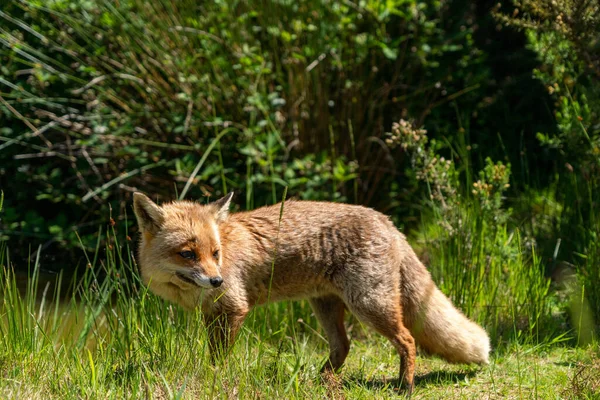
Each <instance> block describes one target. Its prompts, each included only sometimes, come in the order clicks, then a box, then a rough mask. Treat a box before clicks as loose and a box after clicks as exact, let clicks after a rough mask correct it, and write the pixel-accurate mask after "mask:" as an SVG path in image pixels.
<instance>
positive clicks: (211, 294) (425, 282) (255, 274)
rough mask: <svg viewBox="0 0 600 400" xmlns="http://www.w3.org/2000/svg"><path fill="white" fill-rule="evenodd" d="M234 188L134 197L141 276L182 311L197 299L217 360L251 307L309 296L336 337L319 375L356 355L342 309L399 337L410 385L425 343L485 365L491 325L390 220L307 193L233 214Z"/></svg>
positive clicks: (447, 355)
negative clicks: (175, 197)
mask: <svg viewBox="0 0 600 400" xmlns="http://www.w3.org/2000/svg"><path fill="white" fill-rule="evenodd" d="M232 196H233V193H229V194H228V195H226V196H225V197H223V198H221V199H219V200H216V201H214V202H211V203H207V204H200V203H199V202H196V201H185V200H183V201H182V200H180V201H174V202H170V203H164V204H162V205H160V206H159V205H158V204H156V203H155V202H153V201H152V200H151V199H150V198H148V197H147V196H146V195H144V194H142V193H140V192H136V193H135V194H134V197H133V208H134V213H135V216H136V219H137V223H138V227H139V231H140V236H141V238H140V241H139V249H138V250H139V252H138V260H137V262H138V268H139V271H140V276H141V279H142V282H143V283H144V284H145V285H147V287H148V289H149V290H150V291H151V292H153V293H154V294H156V295H158V296H160V297H162V298H164V299H166V300H168V301H170V302H172V303H175V304H177V305H179V306H181V307H183V308H184V309H187V310H192V309H195V308H197V307H200V310H201V314H202V318H203V320H204V321H203V322H204V323H205V324H206V328H207V333H208V346H209V350H210V354H211V358H212V359H213V360H214V359H218V358H219V357H221V356H222V355H223V354H224V353H226V352H227V350H228V349H229V348H230V346H231V345H232V343H233V342H234V340H235V338H236V335H237V333H238V332H239V330H240V327H241V326H242V324H243V322H244V319H245V317H246V316H247V315H248V313H249V312H250V310H251V309H252V308H253V307H255V306H258V305H263V304H265V303H267V302H275V301H281V300H301V299H306V300H308V302H309V303H310V305H311V307H312V310H313V311H314V315H315V316H316V319H317V321H318V322H319V324H320V325H321V326H322V328H323V330H324V332H325V334H326V337H327V340H328V343H329V358H328V360H327V361H326V362H325V364H324V365H323V367H322V368H321V372H322V373H326V372H334V373H335V372H338V371H339V370H340V369H341V367H342V365H343V363H344V361H345V359H346V357H347V355H348V353H349V350H350V342H349V340H348V336H347V334H346V329H345V326H344V315H345V312H346V310H348V311H349V312H351V313H352V314H353V315H354V316H355V317H356V318H358V319H359V320H360V321H361V322H362V323H364V324H365V325H367V326H369V327H370V328H372V329H374V330H375V331H376V332H378V333H379V334H381V335H383V336H384V337H386V338H387V339H388V340H389V341H390V342H391V343H392V344H393V346H394V347H395V349H396V351H397V352H398V354H399V356H400V371H399V382H400V385H401V386H402V387H403V389H405V390H406V391H407V392H408V393H409V394H410V393H412V390H413V387H414V376H415V358H416V346H417V344H418V345H419V347H420V348H421V349H422V350H424V351H425V352H426V353H432V354H437V355H439V356H441V357H442V358H444V359H446V360H447V361H449V362H451V363H464V364H471V363H475V364H480V365H485V364H488V362H489V353H490V340H489V337H488V335H487V333H486V332H485V330H484V329H483V328H482V327H480V326H479V325H477V324H476V323H475V322H472V321H471V320H469V319H468V318H467V317H466V316H465V315H464V314H463V313H462V312H460V311H459V310H458V309H456V308H455V307H454V305H453V304H452V302H451V301H450V300H449V299H448V298H447V297H446V296H445V295H444V294H443V293H442V292H441V291H440V290H439V289H438V287H437V286H436V285H435V283H434V281H433V280H432V277H431V274H430V273H429V271H428V270H427V268H426V267H425V266H424V265H423V263H421V261H420V260H419V258H418V257H417V255H416V254H415V252H414V251H413V249H412V247H411V246H410V245H409V243H408V241H407V239H406V237H405V236H404V234H402V233H401V232H400V231H399V230H398V229H396V227H395V226H394V224H393V223H392V221H391V219H390V218H389V217H387V216H385V215H384V214H382V213H380V212H378V211H375V210H373V209H371V208H367V207H364V206H360V205H350V204H342V203H333V202H317V201H301V200H287V201H285V202H284V203H283V205H282V204H281V203H279V204H275V205H271V206H265V207H261V208H257V209H255V210H252V211H244V212H235V213H230V212H229V209H230V206H231V199H232Z"/></svg>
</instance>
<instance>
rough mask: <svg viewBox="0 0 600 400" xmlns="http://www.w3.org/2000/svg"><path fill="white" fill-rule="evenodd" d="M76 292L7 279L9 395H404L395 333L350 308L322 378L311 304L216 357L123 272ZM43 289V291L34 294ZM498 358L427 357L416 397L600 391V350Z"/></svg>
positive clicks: (0, 390) (1, 388)
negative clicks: (336, 354)
mask: <svg viewBox="0 0 600 400" xmlns="http://www.w3.org/2000/svg"><path fill="white" fill-rule="evenodd" d="M88 275H90V277H89V278H87V277H84V279H82V280H81V283H80V285H81V286H80V289H85V292H84V293H81V292H80V295H79V296H78V297H74V298H72V299H70V300H69V299H67V300H63V301H62V302H54V301H52V300H53V299H54V298H56V297H57V296H58V293H57V290H56V289H55V288H56V287H58V286H53V285H51V284H49V282H51V281H48V282H44V281H42V280H41V279H40V278H39V276H38V274H34V277H37V278H35V279H32V280H29V281H28V283H27V284H26V285H25V286H24V287H22V288H19V287H18V285H17V280H16V279H15V276H14V275H13V274H11V273H7V272H6V270H5V271H4V274H3V276H2V284H1V285H0V289H1V293H2V295H3V297H2V306H1V314H0V335H1V336H0V377H1V378H0V397H1V398H33V399H36V398H37V399H46V398H154V399H164V398H325V397H329V398H332V397H333V398H353V399H354V398H369V399H371V398H382V399H383V398H389V397H390V396H396V395H399V392H398V390H397V389H396V388H397V383H398V382H397V379H396V378H397V373H398V368H399V360H398V356H397V354H396V353H395V351H394V350H393V348H392V346H391V345H390V343H388V342H387V341H386V340H385V339H383V338H381V337H380V336H378V335H376V334H374V333H372V332H370V331H369V330H367V329H366V328H365V327H363V326H362V325H361V324H360V323H359V322H358V321H356V320H355V319H353V318H352V317H348V318H347V326H348V330H349V335H350V337H351V340H352V347H351V352H350V355H349V357H348V360H347V362H346V365H345V366H344V368H343V370H342V372H341V374H340V375H337V376H329V377H322V376H320V374H319V372H318V371H319V368H320V366H321V365H322V363H323V362H324V360H325V357H326V355H327V344H326V341H325V339H324V338H323V337H322V335H321V331H320V329H319V328H318V326H317V323H316V321H315V319H314V317H313V316H312V314H311V311H310V308H309V306H308V305H307V304H306V303H303V302H300V303H287V302H286V303H278V304H275V305H272V306H270V307H263V308H258V309H256V310H255V311H254V312H253V313H252V314H251V316H250V317H249V318H248V320H247V322H246V324H245V325H244V328H243V331H242V333H241V335H240V337H239V340H238V341H237V343H236V345H235V347H234V348H233V351H232V353H231V355H230V356H229V358H228V360H227V361H226V362H225V363H223V364H220V365H217V366H213V365H211V364H210V363H209V361H208V354H207V349H206V342H205V332H204V330H203V327H202V324H201V322H200V320H201V316H200V314H199V313H197V312H196V313H184V312H183V311H181V310H179V309H177V308H175V307H173V306H170V305H168V304H167V303H165V302H163V301H162V300H159V299H158V298H156V297H155V296H153V295H151V294H149V293H148V292H146V291H145V290H144V289H143V288H140V287H134V286H131V285H130V282H129V281H128V280H125V279H123V278H122V277H119V276H116V274H115V275H114V276H113V277H112V278H111V277H110V275H111V274H110V273H109V274H108V276H109V277H108V279H105V280H104V281H103V283H101V281H100V280H95V277H94V274H91V273H88ZM34 293H37V294H38V295H37V296H36V295H34ZM494 347H495V349H494V352H493V354H492V361H491V363H490V365H489V366H486V367H483V368H480V367H475V366H464V365H450V364H448V363H446V362H444V361H443V360H441V359H437V358H432V357H426V356H421V355H420V356H419V357H418V359H417V378H416V388H415V392H414V395H413V398H417V399H431V398H436V399H440V398H448V399H454V398H461V399H463V398H464V399H472V398H486V399H487V398H519V399H520V398H544V399H545V398H548V399H555V398H557V399H558V398H598V397H600V357H599V354H598V349H597V348H596V347H593V346H590V347H587V348H585V349H575V348H568V347H561V346H559V345H537V346H536V345H519V344H517V343H516V342H512V343H509V344H502V345H498V344H495V345H494Z"/></svg>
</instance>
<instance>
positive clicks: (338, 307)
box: [309, 295, 350, 372]
mask: <svg viewBox="0 0 600 400" xmlns="http://www.w3.org/2000/svg"><path fill="white" fill-rule="evenodd" d="M309 302H310V305H311V306H312V309H313V311H314V312H315V315H316V317H317V320H318V321H319V323H320V324H321V326H322V327H323V329H324V330H325V334H326V335H327V340H328V341H329V349H330V352H329V360H327V362H326V363H325V365H323V368H322V369H321V372H326V371H337V370H339V369H340V368H341V366H342V365H343V364H344V361H345V360H346V356H347V355H348V351H349V350H350V341H349V340H348V336H347V335H346V328H345V327H344V310H345V308H346V306H345V304H344V302H343V301H342V299H340V298H339V297H337V296H335V295H331V296H323V297H316V298H312V299H310V300H309Z"/></svg>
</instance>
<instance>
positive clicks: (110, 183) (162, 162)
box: [81, 160, 167, 203]
mask: <svg viewBox="0 0 600 400" xmlns="http://www.w3.org/2000/svg"><path fill="white" fill-rule="evenodd" d="M165 164H167V160H160V161H159V162H157V163H154V164H150V165H146V166H143V167H140V168H136V169H134V170H132V171H129V172H128V173H126V174H124V175H121V176H118V177H116V178H114V179H111V180H110V181H108V182H106V183H105V184H104V185H102V186H100V187H99V188H97V189H95V190H94V191H93V192H89V193H87V194H86V195H85V196H83V197H82V198H81V201H83V202H84V203H85V202H86V201H88V200H89V199H90V198H91V197H93V196H96V195H97V194H98V193H100V192H103V191H104V190H106V189H108V188H109V187H111V186H113V185H115V184H117V183H119V182H121V181H124V180H125V179H129V178H131V177H132V176H134V175H137V174H139V173H141V172H145V171H148V170H149V169H153V168H156V167H160V166H162V165H165Z"/></svg>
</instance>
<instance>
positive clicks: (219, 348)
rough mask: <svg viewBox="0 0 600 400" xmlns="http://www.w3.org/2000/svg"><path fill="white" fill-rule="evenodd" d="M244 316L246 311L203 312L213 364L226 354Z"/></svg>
mask: <svg viewBox="0 0 600 400" xmlns="http://www.w3.org/2000/svg"><path fill="white" fill-rule="evenodd" d="M245 318H246V313H221V314H212V315H211V314H209V315H206V314H205V316H204V322H205V324H206V329H207V332H208V347H209V350H210V355H211V361H212V363H213V364H214V363H216V362H217V360H220V359H222V358H223V357H224V356H226V355H227V353H228V351H229V349H230V348H231V345H232V344H233V343H234V341H235V338H236V336H237V333H238V332H239V330H240V328H241V326H242V324H243V322H244V319H245Z"/></svg>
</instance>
